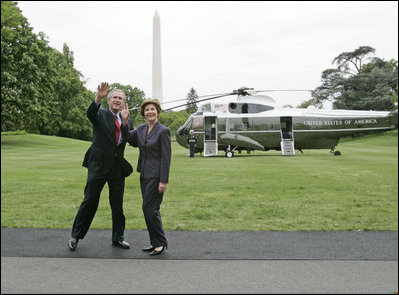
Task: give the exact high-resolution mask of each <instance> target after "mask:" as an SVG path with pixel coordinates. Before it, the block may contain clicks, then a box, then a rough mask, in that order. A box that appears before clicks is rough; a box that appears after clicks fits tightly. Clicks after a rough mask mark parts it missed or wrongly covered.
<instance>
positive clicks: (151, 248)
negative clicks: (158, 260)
mask: <svg viewBox="0 0 399 295" xmlns="http://www.w3.org/2000/svg"><path fill="white" fill-rule="evenodd" d="M154 249H155V248H154V247H153V246H150V247H147V248H143V249H141V250H143V251H144V252H151V251H153V250H154Z"/></svg>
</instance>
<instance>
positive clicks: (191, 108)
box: [186, 88, 198, 114]
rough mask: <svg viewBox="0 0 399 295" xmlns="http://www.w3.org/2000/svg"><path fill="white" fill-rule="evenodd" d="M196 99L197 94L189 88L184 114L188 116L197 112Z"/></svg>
mask: <svg viewBox="0 0 399 295" xmlns="http://www.w3.org/2000/svg"><path fill="white" fill-rule="evenodd" d="M197 99H198V94H197V92H196V91H195V89H194V88H191V89H190V91H189V92H188V94H187V106H186V112H187V113H189V114H193V113H195V112H196V111H197V109H198V107H197Z"/></svg>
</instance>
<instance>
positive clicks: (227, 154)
mask: <svg viewBox="0 0 399 295" xmlns="http://www.w3.org/2000/svg"><path fill="white" fill-rule="evenodd" d="M225 155H226V157H227V158H232V157H234V152H233V151H230V150H227V151H226V154H225Z"/></svg>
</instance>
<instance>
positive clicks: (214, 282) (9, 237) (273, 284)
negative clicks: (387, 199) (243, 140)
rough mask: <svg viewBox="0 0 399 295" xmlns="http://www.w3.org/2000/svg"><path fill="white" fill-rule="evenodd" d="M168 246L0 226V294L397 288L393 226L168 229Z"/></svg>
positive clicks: (134, 235) (142, 238)
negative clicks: (149, 249)
mask: <svg viewBox="0 0 399 295" xmlns="http://www.w3.org/2000/svg"><path fill="white" fill-rule="evenodd" d="M166 234H167V237H168V240H169V248H168V250H167V251H166V253H164V254H163V255H160V256H155V257H150V256H148V254H146V253H144V252H142V251H141V248H142V247H144V246H147V244H148V234H147V231H126V232H125V237H126V240H127V241H128V242H129V243H130V245H131V249H129V250H123V249H119V248H114V247H112V246H111V231H110V230H95V229H90V230H89V232H88V234H87V236H86V238H85V239H84V240H81V241H79V245H78V248H77V249H76V250H75V251H73V252H72V251H69V249H68V247H67V241H68V238H69V235H70V229H17V228H2V229H1V269H2V271H1V292H2V293H182V294H183V293H186V294H188V293H247V294H248V293H297V294H298V293H322V294H323V293H324V294H325V293H335V294H337V293H363V294H364V293H370V294H371V293H381V294H389V293H391V294H392V293H394V292H397V291H398V232H397V231H384V232H297V231H296V232H265V231H261V232H187V231H167V232H166Z"/></svg>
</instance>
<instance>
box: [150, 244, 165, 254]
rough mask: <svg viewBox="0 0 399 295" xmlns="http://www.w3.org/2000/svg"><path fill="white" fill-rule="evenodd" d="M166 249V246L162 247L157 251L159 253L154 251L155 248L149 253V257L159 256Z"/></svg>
mask: <svg viewBox="0 0 399 295" xmlns="http://www.w3.org/2000/svg"><path fill="white" fill-rule="evenodd" d="M157 248H158V247H157ZM166 248H168V246H163V247H162V249H161V250H159V251H157V250H155V248H154V250H153V251H152V252H151V253H150V256H154V255H159V254H161V253H162V252H163V251H164V250H165V249H166Z"/></svg>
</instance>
